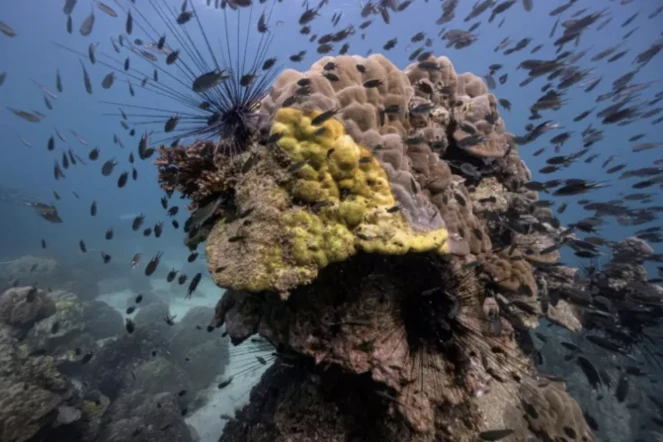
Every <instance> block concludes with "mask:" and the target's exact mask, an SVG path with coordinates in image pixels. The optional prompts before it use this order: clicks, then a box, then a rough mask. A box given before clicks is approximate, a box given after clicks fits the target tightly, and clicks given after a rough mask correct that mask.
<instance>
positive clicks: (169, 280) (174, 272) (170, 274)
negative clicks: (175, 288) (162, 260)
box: [166, 269, 177, 282]
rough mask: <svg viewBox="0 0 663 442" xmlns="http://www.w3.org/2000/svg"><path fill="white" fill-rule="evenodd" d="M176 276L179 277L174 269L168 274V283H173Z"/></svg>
mask: <svg viewBox="0 0 663 442" xmlns="http://www.w3.org/2000/svg"><path fill="white" fill-rule="evenodd" d="M175 276H177V270H175V269H172V270H171V271H170V272H168V276H166V281H168V282H173V280H174V279H175Z"/></svg>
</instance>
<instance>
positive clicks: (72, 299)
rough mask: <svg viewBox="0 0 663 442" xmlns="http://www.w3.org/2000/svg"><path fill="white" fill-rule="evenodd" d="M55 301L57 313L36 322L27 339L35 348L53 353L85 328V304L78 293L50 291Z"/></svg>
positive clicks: (50, 295)
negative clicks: (79, 298)
mask: <svg viewBox="0 0 663 442" xmlns="http://www.w3.org/2000/svg"><path fill="white" fill-rule="evenodd" d="M48 297H49V298H51V299H52V300H53V301H54V303H55V313H54V314H53V315H51V316H49V317H48V318H45V319H42V320H40V321H38V322H36V323H35V324H34V326H33V327H32V328H31V329H30V331H29V333H28V334H27V336H26V339H27V340H28V341H29V342H30V344H31V345H32V346H33V347H34V348H38V349H44V350H45V351H46V352H47V353H48V354H52V353H53V352H54V351H55V349H56V347H58V346H62V345H67V343H68V341H69V340H72V339H74V338H75V337H76V336H79V335H80V334H81V333H82V332H83V331H84V330H85V323H84V322H83V304H82V303H81V302H80V301H79V300H78V298H77V297H76V295H74V294H73V293H69V292H64V291H56V292H53V293H49V295H48Z"/></svg>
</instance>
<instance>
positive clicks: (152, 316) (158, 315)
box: [134, 301, 170, 327]
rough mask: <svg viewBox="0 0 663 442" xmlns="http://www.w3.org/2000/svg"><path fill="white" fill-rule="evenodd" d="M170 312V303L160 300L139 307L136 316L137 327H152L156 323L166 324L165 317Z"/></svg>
mask: <svg viewBox="0 0 663 442" xmlns="http://www.w3.org/2000/svg"><path fill="white" fill-rule="evenodd" d="M169 314H170V310H169V308H168V305H167V304H166V303H164V302H161V301H158V302H153V303H151V304H147V305H146V306H144V307H142V308H140V309H138V311H137V313H136V315H135V316H134V322H135V323H136V326H137V327H150V326H151V325H154V324H165V321H164V319H165V318H166V317H167V316H168V315H169Z"/></svg>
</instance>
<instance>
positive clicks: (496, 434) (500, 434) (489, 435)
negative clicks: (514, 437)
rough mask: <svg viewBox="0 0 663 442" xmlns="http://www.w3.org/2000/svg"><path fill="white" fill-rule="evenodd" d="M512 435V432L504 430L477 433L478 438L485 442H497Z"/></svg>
mask: <svg viewBox="0 0 663 442" xmlns="http://www.w3.org/2000/svg"><path fill="white" fill-rule="evenodd" d="M511 434H513V430H510V429H508V428H505V429H503V430H489V431H483V432H481V433H479V438H480V439H481V440H486V441H498V440H502V439H504V438H505V437H509V436H510V435H511Z"/></svg>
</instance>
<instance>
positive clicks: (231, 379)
mask: <svg viewBox="0 0 663 442" xmlns="http://www.w3.org/2000/svg"><path fill="white" fill-rule="evenodd" d="M232 381H233V378H232V377H229V378H228V379H227V380H225V381H223V382H221V383H220V384H219V385H217V387H218V389H219V390H222V389H224V388H226V387H227V386H228V385H230V383H231V382H232Z"/></svg>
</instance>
